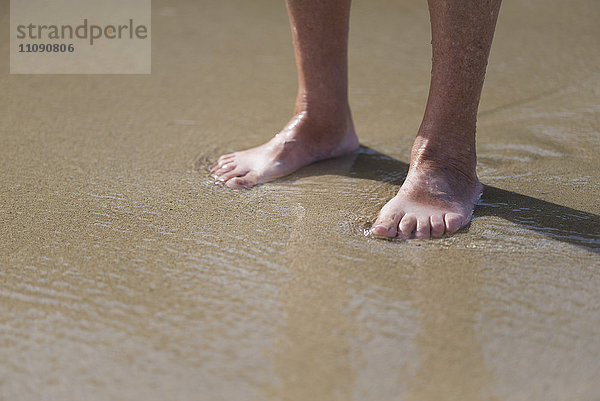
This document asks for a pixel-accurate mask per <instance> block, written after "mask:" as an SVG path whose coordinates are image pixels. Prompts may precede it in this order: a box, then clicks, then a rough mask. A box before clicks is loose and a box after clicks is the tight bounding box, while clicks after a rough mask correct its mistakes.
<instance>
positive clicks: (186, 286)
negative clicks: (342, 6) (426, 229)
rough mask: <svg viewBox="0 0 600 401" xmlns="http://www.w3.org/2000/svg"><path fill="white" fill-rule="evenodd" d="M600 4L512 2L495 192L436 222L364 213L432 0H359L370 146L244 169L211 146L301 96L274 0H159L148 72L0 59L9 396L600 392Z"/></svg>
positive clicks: (516, 396) (543, 396) (424, 60)
mask: <svg viewBox="0 0 600 401" xmlns="http://www.w3.org/2000/svg"><path fill="white" fill-rule="evenodd" d="M0 8H1V14H0V15H2V21H3V22H4V24H5V25H9V17H8V14H9V13H8V10H9V4H8V1H2V2H1V5H0ZM599 20H600V3H599V2H598V1H596V0H572V1H568V2H565V1H559V0H528V1H525V0H518V1H505V3H504V4H503V5H502V9H501V12H500V18H499V22H498V27H497V30H496V35H495V39H494V44H493V46H492V51H491V56H490V62H489V67H488V74H487V79H486V83H485V87H484V90H483V96H482V102H481V106H480V112H479V119H478V137H477V151H478V158H479V164H478V171H477V172H478V175H479V178H480V180H481V181H482V183H483V184H485V191H484V195H483V197H482V199H481V201H480V204H479V205H477V207H476V209H475V212H474V219H473V221H472V223H471V225H470V226H469V227H467V229H465V230H462V231H461V232H459V233H458V234H457V235H455V236H452V237H447V238H442V239H440V240H427V241H421V240H409V241H384V240H378V239H373V238H370V237H367V236H365V235H364V232H365V230H366V229H368V228H369V227H370V224H371V223H372V222H373V221H374V219H375V217H376V215H377V212H378V211H379V209H380V208H381V206H382V205H383V204H385V202H386V201H387V200H388V199H389V198H390V197H392V196H393V195H394V194H395V193H396V191H397V189H398V186H399V184H401V183H402V181H403V178H404V176H405V174H406V171H407V168H408V162H409V159H410V148H411V145H412V141H413V138H414V136H415V133H416V131H417V129H418V127H419V123H420V121H421V117H422V113H423V110H424V106H425V101H426V97H427V89H428V83H429V77H430V62H431V46H430V39H431V36H430V31H429V20H428V12H427V5H426V3H425V1H417V0H407V1H402V2H396V3H394V4H391V3H389V2H387V1H380V0H375V1H367V0H356V1H355V2H354V3H353V9H352V19H351V31H350V49H349V54H350V61H349V66H350V67H349V68H350V104H351V106H352V108H353V116H354V121H355V124H356V128H357V132H358V135H359V138H360V140H361V145H362V147H361V149H360V151H359V152H358V153H356V154H354V155H351V156H346V157H343V158H339V159H333V160H328V161H324V162H320V163H317V164H314V165H311V166H309V167H306V168H304V169H302V170H300V171H298V172H297V173H295V174H293V175H292V176H289V177H286V178H284V179H281V180H277V181H275V182H272V183H268V184H265V185H260V186H258V187H256V188H253V189H251V190H231V189H228V188H225V187H223V186H221V185H217V184H215V182H214V180H213V179H212V178H211V176H210V175H209V173H208V171H207V169H208V166H209V165H210V164H211V163H212V162H214V161H215V160H216V158H217V157H218V156H219V155H221V154H223V153H225V152H231V151H235V150H239V149H244V148H248V147H250V146H255V145H258V144H260V143H262V142H264V141H265V140H267V139H268V138H270V137H271V136H272V135H273V134H274V133H276V132H278V130H279V129H280V128H281V127H282V126H283V124H285V123H286V122H287V120H288V119H289V117H290V116H291V113H292V108H293V101H294V98H295V94H296V72H295V65H294V54H293V48H292V44H291V35H290V31H289V25H288V20H287V14H286V9H285V4H284V3H283V2H275V1H267V0H260V1H253V2H242V1H215V0H202V1H192V0H176V1H172V2H171V1H166V0H153V1H152V73H151V74H150V75H11V74H9V60H8V58H7V57H5V58H3V60H2V62H1V64H0V65H1V70H2V74H0V89H1V93H2V96H1V97H0V103H1V107H0V113H1V118H0V143H1V145H0V166H1V168H0V177H1V179H0V360H1V361H2V363H1V364H0V400H2V401H5V400H6V401H29V400H31V401H33V400H36V401H39V400H60V401H71V400H73V401H75V400H77V401H80V400H90V401H101V400H110V401H117V400H145V401H153V400H157V401H158V400H181V401H187V400H190V401H191V400H196V401H197V400H202V401H204V400H206V401H209V400H210V401H219V400H227V401H238V400H240V401H242V400H243V401H245V400H274V401H275V400H294V401H295V400H298V401H300V400H303V401H306V400H315V401H321V400H323V401H329V400H382V401H390V400H419V401H428V400H446V401H448V400H461V401H470V400H510V401H517V400H519V401H520V400H523V401H537V400H540V401H552V400H556V401H563V400H581V401H594V400H598V394H600V384H599V383H600V382H599V381H598V377H600V296H599V294H600V292H599V291H600V290H599V289H600V204H599V200H600V163H599V158H598V155H599V152H600V69H599V67H598V66H600V50H599V41H600V24H598V21H599ZM8 35H9V32H8V29H5V30H3V31H2V32H1V33H0V47H1V48H2V51H3V52H4V54H8V53H9V50H8V48H9V36H8Z"/></svg>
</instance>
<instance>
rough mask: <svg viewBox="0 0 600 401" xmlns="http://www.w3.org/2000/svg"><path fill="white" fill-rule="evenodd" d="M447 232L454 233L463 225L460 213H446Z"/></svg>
mask: <svg viewBox="0 0 600 401" xmlns="http://www.w3.org/2000/svg"><path fill="white" fill-rule="evenodd" d="M444 220H445V222H446V234H454V233H455V232H457V231H458V229H459V228H460V227H461V226H462V225H463V218H462V216H461V215H460V214H458V213H446V216H444Z"/></svg>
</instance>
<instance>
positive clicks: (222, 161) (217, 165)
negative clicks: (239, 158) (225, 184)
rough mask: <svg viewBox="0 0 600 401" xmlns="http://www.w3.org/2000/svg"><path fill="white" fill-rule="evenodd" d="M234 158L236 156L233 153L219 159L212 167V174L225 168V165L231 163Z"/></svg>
mask: <svg viewBox="0 0 600 401" xmlns="http://www.w3.org/2000/svg"><path fill="white" fill-rule="evenodd" d="M234 157H235V154H233V153H230V154H228V155H223V156H221V157H219V159H218V160H217V162H216V163H215V164H213V165H212V166H211V167H210V172H211V173H214V172H215V171H217V170H218V169H220V168H221V167H223V165H225V164H227V163H228V162H230V161H231V160H232V159H233V158H234Z"/></svg>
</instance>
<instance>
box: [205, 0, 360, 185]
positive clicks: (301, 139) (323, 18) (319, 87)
mask: <svg viewBox="0 0 600 401" xmlns="http://www.w3.org/2000/svg"><path fill="white" fill-rule="evenodd" d="M287 7H288V14H289V17H290V24H291V28H292V37H293V42H294V50H295V54H296V65H297V68H298V95H297V97H296V104H295V107H294V116H293V117H292V119H291V120H290V121H289V123H288V124H287V125H286V126H285V127H284V128H283V129H282V131H281V132H280V133H279V134H277V135H276V136H275V138H273V139H271V140H270V141H269V142H267V143H266V144H264V145H261V146H258V147H256V148H252V149H248V150H245V151H242V152H235V153H232V154H228V155H224V156H221V158H219V160H218V161H217V163H215V165H214V166H213V168H212V169H211V171H212V173H213V174H214V175H215V177H216V178H217V179H218V180H220V181H222V182H224V183H225V184H226V185H227V186H230V187H233V188H239V187H245V188H248V187H251V186H253V185H256V184H258V183H261V182H266V181H269V180H273V179H275V178H278V177H281V176H284V175H287V174H290V173H292V172H293V171H295V170H297V169H298V168H300V167H302V166H305V165H307V164H310V163H312V162H315V161H317V160H322V159H326V158H330V157H336V156H341V155H343V154H346V153H350V152H352V151H354V150H356V149H357V148H358V139H357V138H356V134H355V132H354V126H353V124H352V118H351V115H350V108H349V106H348V67H347V58H348V56H347V47H348V21H349V16H350V0H332V1H321V0H288V1H287Z"/></svg>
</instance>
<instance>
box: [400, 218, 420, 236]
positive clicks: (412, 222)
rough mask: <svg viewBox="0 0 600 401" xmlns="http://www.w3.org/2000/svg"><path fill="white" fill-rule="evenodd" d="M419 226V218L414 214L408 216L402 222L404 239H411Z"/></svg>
mask: <svg viewBox="0 0 600 401" xmlns="http://www.w3.org/2000/svg"><path fill="white" fill-rule="evenodd" d="M416 226H417V218H416V217H415V216H414V215H412V214H407V215H405V216H404V217H402V220H400V226H399V227H400V232H399V234H400V235H402V237H403V238H410V237H411V236H412V233H413V231H414V230H415V228H416Z"/></svg>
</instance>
